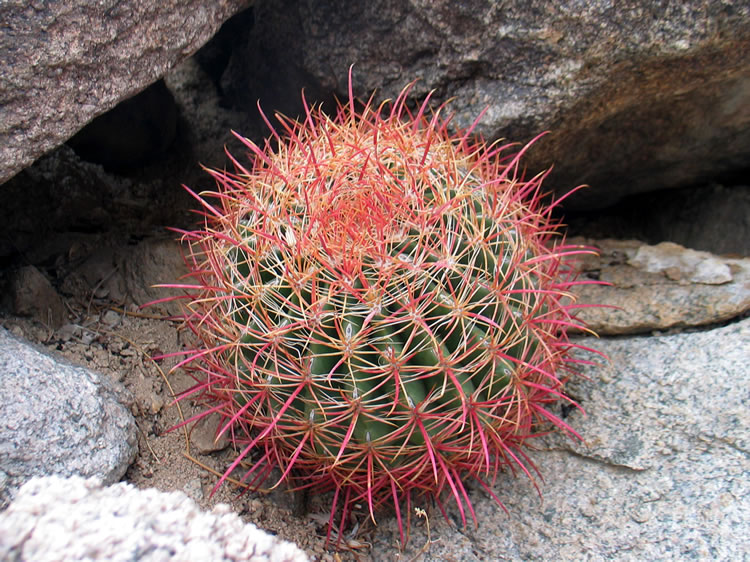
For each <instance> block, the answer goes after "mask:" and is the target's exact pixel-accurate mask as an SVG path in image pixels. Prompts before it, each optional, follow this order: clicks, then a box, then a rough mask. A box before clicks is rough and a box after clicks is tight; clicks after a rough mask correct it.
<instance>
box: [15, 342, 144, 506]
mask: <svg viewBox="0 0 750 562" xmlns="http://www.w3.org/2000/svg"><path fill="white" fill-rule="evenodd" d="M124 393H125V390H124V389H123V388H122V387H121V386H120V385H119V384H117V383H114V382H111V381H109V380H108V379H106V378H105V377H103V376H101V375H99V374H98V373H94V372H92V371H89V370H88V369H85V368H83V367H77V366H75V365H71V364H69V363H67V362H65V361H63V360H61V359H59V358H52V357H51V356H49V355H47V354H45V353H41V352H39V351H37V350H36V349H35V348H32V347H31V346H30V345H28V344H26V343H23V342H21V341H19V340H17V339H15V338H14V337H13V336H11V335H10V334H9V333H8V331H7V330H5V329H4V328H0V396H3V401H2V404H1V405H0V420H1V421H0V504H2V503H4V502H6V501H8V500H9V499H11V498H12V497H13V495H14V493H15V491H16V490H17V489H18V488H19V487H20V486H21V485H22V484H23V483H24V482H26V481H27V480H29V479H30V478H32V477H33V476H47V475H50V474H59V475H62V476H71V475H80V476H86V477H91V476H96V477H98V478H100V479H101V480H102V481H103V482H105V483H107V484H109V483H112V482H116V481H118V480H119V479H120V478H122V477H123V475H124V474H125V471H126V470H127V468H128V466H129V465H130V463H131V462H133V460H134V459H135V455H136V452H137V447H138V443H137V435H136V426H135V420H134V419H133V416H132V415H131V413H130V411H129V410H128V409H127V408H126V407H125V406H124V405H123V403H122V401H123V399H125V398H126V396H125V394H124Z"/></svg>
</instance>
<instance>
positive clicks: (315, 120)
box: [181, 78, 585, 540]
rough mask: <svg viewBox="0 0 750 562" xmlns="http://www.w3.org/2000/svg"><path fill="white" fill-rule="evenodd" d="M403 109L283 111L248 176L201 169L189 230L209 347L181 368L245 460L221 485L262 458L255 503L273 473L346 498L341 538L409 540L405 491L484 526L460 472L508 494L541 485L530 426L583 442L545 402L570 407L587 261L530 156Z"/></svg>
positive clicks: (191, 308)
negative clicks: (505, 476) (580, 262)
mask: <svg viewBox="0 0 750 562" xmlns="http://www.w3.org/2000/svg"><path fill="white" fill-rule="evenodd" d="M350 84H351V78H350ZM407 94H408V88H407V89H405V90H404V91H403V92H402V93H401V95H400V96H399V97H398V98H397V99H396V100H395V101H393V102H390V103H384V104H382V105H380V106H377V107H376V106H374V105H373V104H372V102H371V101H370V102H368V103H367V104H364V105H363V106H362V107H361V108H360V109H359V110H357V109H356V108H355V102H354V98H353V96H352V93H351V86H350V92H349V100H348V103H346V104H342V105H340V106H339V107H338V111H337V114H336V115H335V116H334V117H329V116H327V115H326V114H324V113H323V112H322V111H320V110H319V109H314V108H310V107H309V106H308V105H307V104H306V103H305V115H304V117H303V119H301V120H299V121H294V120H290V119H288V118H285V117H283V116H277V117H278V122H279V124H280V126H279V129H280V130H281V133H279V132H277V131H276V130H275V129H274V128H273V127H271V130H272V131H273V135H274V137H275V138H274V139H271V140H273V141H275V142H276V144H277V146H276V147H275V148H272V145H271V140H269V142H268V143H267V144H266V146H265V147H264V148H261V147H258V146H256V145H255V144H254V143H252V142H251V141H249V140H247V139H243V138H242V137H239V138H240V140H242V142H243V143H244V144H245V145H246V146H247V147H248V148H249V150H250V152H251V154H252V158H253V166H252V167H251V168H250V169H247V168H245V167H244V166H243V165H242V164H240V163H239V162H238V161H236V160H234V159H232V160H233V163H234V165H235V167H236V170H235V171H234V172H227V171H212V170H209V173H210V174H211V175H212V176H213V177H214V178H215V179H216V181H217V184H218V190H217V191H215V192H210V193H205V194H201V195H197V194H194V195H195V197H196V198H197V199H198V200H199V201H200V203H201V205H202V206H203V211H204V215H205V225H204V227H203V228H202V229H200V230H196V231H192V232H183V236H184V239H185V240H186V241H187V242H188V246H187V247H188V252H187V255H186V257H187V261H188V264H189V266H190V268H191V270H192V273H191V275H192V277H194V279H195V281H196V282H195V284H190V285H184V286H183V287H189V289H190V290H189V294H188V296H187V297H188V298H187V300H186V301H185V302H186V315H185V318H186V320H187V325H188V326H189V327H190V328H191V329H192V330H193V332H194V333H195V334H196V336H197V338H198V340H199V345H198V346H197V348H196V350H195V351H194V352H191V354H190V355H189V356H188V357H187V358H186V359H185V360H184V361H182V362H181V365H189V366H190V367H191V372H192V373H193V374H194V376H195V378H196V380H197V384H196V385H195V387H193V388H192V389H191V390H190V391H189V392H188V393H187V394H188V395H199V396H200V397H201V398H203V399H205V401H206V403H207V404H208V405H209V406H210V407H209V408H208V409H207V410H206V411H205V412H204V413H209V412H214V411H218V412H220V414H221V415H222V417H223V420H224V421H223V423H222V426H221V430H220V431H221V432H222V433H226V434H228V435H230V436H231V438H232V440H233V441H234V443H235V445H236V446H237V447H238V448H239V451H240V452H239V455H238V457H237V460H236V461H235V462H234V463H233V464H232V466H230V467H229V469H228V470H227V473H226V474H225V476H224V478H226V477H228V475H229V473H231V472H232V471H233V470H234V469H235V468H237V467H238V466H239V464H240V462H241V461H243V460H244V459H249V458H250V457H251V456H252V458H253V459H254V461H253V462H252V463H250V469H249V470H248V471H247V472H246V474H245V475H244V477H243V480H245V481H247V482H248V483H249V484H250V485H251V486H257V485H259V483H260V482H262V481H263V480H265V478H266V477H267V476H268V475H269V473H270V471H271V469H272V468H274V467H278V469H279V470H280V472H281V477H280V479H279V481H288V482H290V484H291V485H292V486H293V487H298V488H305V487H311V488H313V489H316V490H321V491H326V490H333V491H334V502H333V503H334V505H333V508H332V510H331V518H332V519H331V522H332V521H333V516H334V513H335V512H336V509H337V505H342V506H343V513H342V521H343V520H345V518H346V513H347V511H348V510H349V509H351V506H352V505H353V503H354V502H360V501H361V502H366V504H367V505H368V506H369V510H370V512H371V514H373V517H374V512H375V511H376V509H377V508H378V507H379V506H381V504H392V505H393V506H394V507H395V510H396V515H397V517H398V521H399V528H400V529H402V525H401V512H400V502H401V501H402V500H406V501H409V499H410V498H411V494H412V493H413V492H417V493H423V494H427V495H429V496H432V497H434V498H436V499H437V500H438V502H439V501H440V493H441V491H442V490H443V489H444V488H447V489H449V490H450V494H451V495H452V496H453V497H454V499H455V500H456V502H457V504H458V507H459V510H460V512H461V517H462V518H464V517H465V510H464V508H465V507H468V509H469V511H470V512H471V515H472V516H473V510H472V508H471V503H470V501H469V496H468V494H467V490H466V489H465V487H464V485H463V483H462V482H463V480H464V479H465V478H466V477H473V478H474V479H475V480H476V481H477V482H479V484H480V485H481V486H482V487H483V488H484V489H485V490H487V492H488V493H490V494H491V495H492V496H493V497H495V499H497V497H496V496H495V494H494V493H493V492H492V490H491V488H490V484H491V482H492V481H493V480H494V478H495V476H496V474H497V472H498V470H499V469H500V468H501V467H503V466H506V465H510V466H511V467H520V469H521V470H522V471H523V472H524V473H526V474H527V475H529V476H531V474H530V472H529V468H528V467H529V466H533V465H531V463H530V461H529V459H528V458H527V457H526V455H525V454H524V452H523V450H522V445H523V444H524V442H525V441H526V440H527V439H528V438H529V437H532V436H534V435H535V434H536V429H535V425H536V424H537V423H538V422H552V424H554V425H556V426H559V427H562V428H563V429H565V430H567V431H569V432H572V430H571V429H570V428H569V427H568V426H567V425H566V424H565V422H563V421H562V420H561V419H559V418H558V417H556V416H555V415H553V414H552V413H551V412H550V411H549V409H548V405H549V404H550V403H552V402H554V401H556V400H558V399H560V398H563V399H567V398H565V396H564V394H563V393H562V384H563V382H564V380H565V379H566V378H567V376H568V371H569V370H570V366H571V363H573V362H574V360H573V359H572V358H571V357H570V356H569V350H570V349H571V347H572V346H571V344H570V343H569V342H568V340H567V337H566V332H567V329H568V328H569V327H571V326H577V322H576V320H575V318H574V316H573V315H572V313H571V309H572V308H573V306H572V305H571V304H570V303H569V301H568V300H567V297H568V295H567V289H568V288H569V286H570V285H571V284H572V283H573V278H572V276H571V272H570V268H569V267H568V266H567V261H568V258H569V257H570V256H571V255H574V254H575V253H578V252H581V251H585V250H582V249H581V248H577V247H569V246H565V245H563V244H562V243H558V244H557V245H554V246H553V244H552V243H553V242H554V239H553V236H554V232H555V226H554V225H553V224H552V221H551V220H550V210H551V207H550V206H544V205H542V202H541V194H540V186H541V182H542V179H543V174H541V175H537V176H534V177H533V178H531V179H524V178H523V175H522V172H521V170H520V164H519V161H520V157H521V156H522V154H523V153H524V152H525V150H526V148H523V149H522V150H521V151H520V152H517V153H513V152H512V151H511V152H510V154H509V149H510V145H508V146H499V145H490V146H488V145H486V144H485V143H484V142H482V141H481V140H480V141H472V140H471V136H470V134H471V129H469V130H468V131H465V132H463V133H460V134H450V133H449V132H448V128H447V124H448V121H449V120H445V119H442V118H441V116H440V114H441V111H442V107H441V108H440V109H438V110H437V111H435V112H433V113H429V114H428V100H429V98H428V99H427V100H425V101H424V103H423V104H422V105H421V106H420V107H419V108H418V110H417V111H416V113H413V112H410V111H409V110H408V108H407V105H406V98H407ZM303 100H304V96H303ZM266 121H267V123H268V124H269V127H270V122H268V120H266ZM508 154H509V155H508ZM230 157H231V155H230ZM191 193H192V192H191ZM566 303H568V304H566ZM251 452H253V454H252V455H251ZM514 470H515V468H514ZM224 478H222V480H224ZM220 483H221V481H220ZM498 501H499V500H498ZM329 532H330V529H329ZM402 540H403V535H402Z"/></svg>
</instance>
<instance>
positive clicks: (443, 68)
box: [222, 0, 750, 208]
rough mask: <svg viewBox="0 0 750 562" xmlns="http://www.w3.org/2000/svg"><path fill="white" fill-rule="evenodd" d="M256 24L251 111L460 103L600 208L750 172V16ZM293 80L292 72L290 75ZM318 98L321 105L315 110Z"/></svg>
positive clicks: (511, 13) (480, 15) (272, 5)
mask: <svg viewBox="0 0 750 562" xmlns="http://www.w3.org/2000/svg"><path fill="white" fill-rule="evenodd" d="M255 14H256V25H255V27H254V28H253V31H252V33H251V35H250V38H249V40H248V42H247V44H246V45H245V47H244V49H242V50H239V51H238V52H236V53H235V56H234V58H233V60H232V62H231V63H230V65H229V69H228V71H227V73H226V75H225V76H224V80H223V82H222V85H223V87H224V91H225V92H227V94H228V95H229V96H230V97H231V98H232V99H233V100H234V102H235V103H241V104H243V105H244V107H247V108H248V110H250V111H252V110H253V109H254V108H253V106H254V104H255V102H256V99H258V98H260V99H261V101H262V103H264V106H265V107H266V108H267V109H269V110H270V109H275V108H279V109H282V110H284V111H286V112H295V111H298V110H299V105H296V106H292V105H291V104H292V102H293V101H294V98H293V97H291V96H293V95H294V93H295V92H298V91H299V90H300V88H301V87H303V86H304V87H306V90H305V92H306V95H307V97H308V100H309V99H311V98H312V99H315V97H316V96H317V95H318V94H319V93H320V92H326V91H331V90H335V91H337V92H338V93H339V94H344V93H345V92H346V74H347V69H348V68H349V66H350V65H354V90H355V93H356V94H357V95H359V96H361V97H365V98H367V97H369V95H370V93H371V92H372V91H373V90H375V89H377V90H378V94H377V98H378V99H385V98H389V97H390V98H393V97H395V96H396V95H397V93H398V92H399V90H400V89H401V88H402V87H404V86H405V85H406V83H408V82H411V81H412V80H415V79H419V81H418V82H417V83H416V85H415V87H414V90H413V95H414V96H415V97H423V96H424V95H426V94H427V93H428V92H430V91H431V90H435V95H434V100H435V102H436V104H437V103H439V102H441V101H444V100H447V99H449V98H452V97H455V101H454V102H453V103H452V104H451V109H452V110H453V111H454V112H455V113H456V118H455V123H456V124H457V125H460V126H468V125H469V124H470V123H471V122H472V121H473V120H474V119H475V118H476V116H477V115H478V114H479V113H480V112H481V111H482V110H483V109H484V108H488V111H487V113H486V114H485V115H484V117H483V119H482V121H481V123H480V125H479V128H478V131H480V132H482V133H483V134H484V136H485V137H486V138H489V139H495V138H501V137H502V138H507V139H510V140H512V141H518V142H527V141H529V140H530V139H531V138H533V137H534V136H536V135H537V134H539V133H540V132H542V131H544V130H551V131H552V133H551V134H550V135H549V136H548V137H547V138H545V139H544V140H542V141H540V143H539V145H538V146H537V147H536V148H535V149H534V150H533V151H532V152H531V153H530V157H529V160H528V163H529V169H531V170H535V171H537V170H539V169H542V168H546V167H549V166H550V165H551V164H552V163H554V165H555V168H554V171H553V173H552V175H551V176H550V177H549V179H548V182H547V186H548V187H550V188H551V187H554V188H556V189H558V191H560V192H562V191H566V190H568V189H570V188H572V187H574V186H576V185H579V184H582V183H587V184H590V185H591V186H593V187H592V188H591V189H587V190H583V191H581V192H579V193H578V194H576V195H575V196H574V197H572V198H571V199H570V200H568V201H567V203H566V204H567V205H568V207H569V208H572V207H581V208H582V207H589V208H592V207H602V206H605V205H607V204H610V203H613V202H615V201H617V200H618V199H619V198H620V197H622V196H623V195H626V194H629V193H637V192H643V191H648V190H653V189H661V188H665V187H675V186H679V185H684V184H686V183H692V184H694V183H696V181H697V180H699V179H703V178H705V177H707V176H708V177H710V176H711V175H716V174H717V173H718V172H722V171H726V170H733V169H741V168H744V167H746V165H747V159H748V155H750V127H749V126H748V125H749V124H750V56H749V55H750V6H749V5H748V4H747V2H745V1H742V0H733V1H727V2H721V3H718V2H708V3H706V2H703V1H702V0H690V1H687V2H680V3H670V4H664V3H654V2H649V1H647V0H630V1H627V2H621V3H618V4H617V6H616V7H613V5H612V3H611V2H605V1H592V2H577V1H564V2H538V1H534V2H509V3H508V2H505V3H498V2H492V1H489V0H470V1H467V2H461V3H456V2H452V1H450V0H440V1H430V2H426V1H423V0H411V1H408V2H404V1H402V0H388V1H385V2H377V3H370V4H367V5H365V6H362V5H360V4H357V3H352V2H346V1H344V0H328V1H321V2H298V1H296V0H284V1H274V2H256V8H255ZM279 68H283V69H284V71H283V73H280V72H279V70H278V69H279ZM318 99H319V98H318Z"/></svg>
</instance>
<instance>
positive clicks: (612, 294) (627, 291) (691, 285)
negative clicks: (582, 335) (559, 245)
mask: <svg viewBox="0 0 750 562" xmlns="http://www.w3.org/2000/svg"><path fill="white" fill-rule="evenodd" d="M573 241H577V242H581V243H585V244H586V245H591V246H594V247H597V248H599V250H600V256H598V257H597V256H589V257H587V258H586V259H585V260H584V261H583V263H582V264H581V267H582V269H583V270H584V271H585V272H586V274H587V275H589V276H595V277H596V278H598V279H600V280H601V281H605V282H607V283H610V284H611V286H602V285H582V286H579V287H576V288H575V290H574V292H575V293H576V295H577V297H578V303H580V304H591V303H600V304H606V305H608V308H597V307H593V308H582V309H581V310H580V312H579V317H580V318H581V319H582V320H583V321H585V322H586V323H587V324H588V326H589V327H590V328H591V329H592V330H594V331H595V332H597V333H598V334H599V335H617V334H632V333H648V332H651V331H653V330H668V329H672V328H684V327H690V326H702V325H706V324H715V323H718V322H723V321H725V320H729V319H732V318H736V317H739V316H741V315H742V314H744V313H745V312H747V311H748V310H750V258H728V257H721V256H715V255H713V254H710V253H708V252H697V251H695V250H690V249H687V248H683V247H682V246H680V245H678V244H674V243H671V242H663V243H661V244H657V245H654V246H649V245H646V244H643V243H641V242H638V241H635V240H630V241H628V240H625V241H618V240H597V241H590V240H575V239H573Z"/></svg>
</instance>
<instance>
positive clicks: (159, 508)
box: [0, 476, 307, 562]
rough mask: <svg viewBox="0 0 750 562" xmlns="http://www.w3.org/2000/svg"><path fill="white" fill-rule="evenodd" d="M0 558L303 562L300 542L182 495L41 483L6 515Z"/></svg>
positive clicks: (76, 482) (27, 488)
mask: <svg viewBox="0 0 750 562" xmlns="http://www.w3.org/2000/svg"><path fill="white" fill-rule="evenodd" d="M0 558H1V559H2V560H8V561H14V562H15V561H17V562H22V561H28V562H48V561H49V562H52V561H56V560H92V561H93V560H110V561H114V560H123V561H124V560H139V561H142V562H157V561H159V562H161V561H165V560H196V561H198V560H211V561H226V562H229V561H238V562H239V561H244V560H248V561H252V562H304V561H305V560H307V556H306V555H305V554H304V553H303V552H302V551H301V550H300V549H299V548H297V547H296V546H295V545H293V544H292V543H289V542H285V541H281V540H279V539H277V538H276V537H274V536H272V535H269V534H268V533H265V532H263V531H261V530H260V529H258V528H257V527H255V526H253V525H251V524H249V523H248V524H245V523H243V522H242V520H241V519H240V518H239V517H238V516H237V515H236V514H234V513H232V512H231V508H230V507H229V506H228V505H226V504H219V505H217V506H216V507H214V508H213V510H212V511H210V512H204V511H201V509H200V508H199V507H198V506H197V505H196V504H195V502H194V501H192V500H191V499H189V498H188V497H187V496H186V495H185V494H183V493H181V492H171V493H164V492H159V491H158V490H155V489H148V490H138V489H137V488H134V487H133V486H132V485H130V484H124V483H120V484H115V485H113V486H110V487H102V486H101V484H100V483H99V482H97V481H96V480H95V479H90V480H84V479H83V478H80V477H73V478H68V479H65V478H60V477H56V476H55V477H47V478H35V479H33V480H31V481H30V482H28V483H27V484H25V485H24V486H23V488H21V490H20V492H19V493H18V497H17V498H16V499H15V501H14V502H13V503H12V504H11V505H10V507H9V508H8V510H7V511H5V512H4V513H2V514H0Z"/></svg>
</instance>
